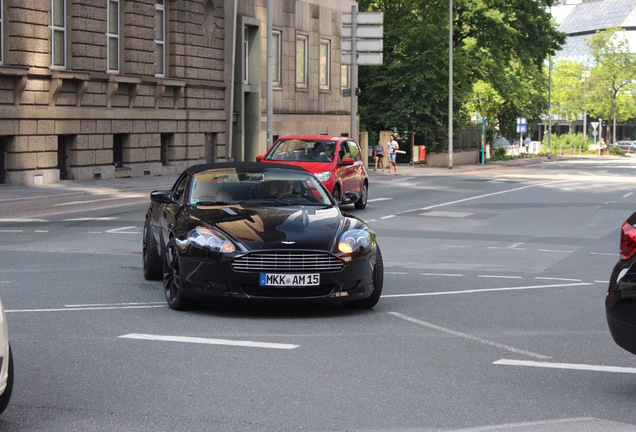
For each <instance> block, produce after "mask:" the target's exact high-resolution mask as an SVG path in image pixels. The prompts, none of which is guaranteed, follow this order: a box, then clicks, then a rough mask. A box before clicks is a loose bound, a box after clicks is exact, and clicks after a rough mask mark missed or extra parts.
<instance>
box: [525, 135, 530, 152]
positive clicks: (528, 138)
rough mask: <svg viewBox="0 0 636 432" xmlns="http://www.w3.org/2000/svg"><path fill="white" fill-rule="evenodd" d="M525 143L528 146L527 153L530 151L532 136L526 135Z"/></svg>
mask: <svg viewBox="0 0 636 432" xmlns="http://www.w3.org/2000/svg"><path fill="white" fill-rule="evenodd" d="M523 143H524V144H525V146H526V154H528V153H530V137H526V139H525V140H524V141H523Z"/></svg>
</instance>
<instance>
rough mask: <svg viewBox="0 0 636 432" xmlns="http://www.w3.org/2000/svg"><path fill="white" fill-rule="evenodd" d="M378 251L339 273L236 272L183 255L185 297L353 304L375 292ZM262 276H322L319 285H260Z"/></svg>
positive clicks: (225, 263) (220, 262)
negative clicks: (374, 279)
mask: <svg viewBox="0 0 636 432" xmlns="http://www.w3.org/2000/svg"><path fill="white" fill-rule="evenodd" d="M374 264H375V252H370V253H368V254H366V255H364V256H361V257H358V258H356V259H355V260H351V261H349V262H346V263H345V264H344V267H343V268H342V270H339V271H327V272H319V271H306V272H298V271H294V272H290V271H275V272H274V271H250V272H245V271H236V270H234V269H233V268H232V261H231V260H218V261H217V260H210V259H207V258H202V257H192V256H182V257H181V261H180V266H181V267H180V270H181V278H182V284H183V285H182V289H183V293H184V295H185V296H186V297H188V298H190V299H193V300H198V301H206V300H207V301H210V300H218V299H223V298H225V299H261V300H294V301H303V300H310V301H316V300H331V301H338V302H344V301H352V300H360V299H364V298H367V297H369V296H370V295H371V294H372V293H373V290H374V285H373V266H374ZM261 273H284V274H297V273H319V274H320V285H316V286H261V285H260V284H259V282H260V276H261Z"/></svg>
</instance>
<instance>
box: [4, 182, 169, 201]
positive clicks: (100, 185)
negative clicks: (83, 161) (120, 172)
mask: <svg viewBox="0 0 636 432" xmlns="http://www.w3.org/2000/svg"><path fill="white" fill-rule="evenodd" d="M176 179H177V176H144V177H128V178H118V179H110V180H85V181H74V180H63V181H61V182H60V183H54V184H49V185H41V186H20V185H10V184H0V203H4V204H7V203H10V202H20V201H29V200H34V199H38V198H54V197H57V198H61V197H71V196H78V197H79V196H98V195H113V194H116V193H121V192H138V193H139V192H143V193H146V192H147V193H150V192H151V191H153V190H157V189H170V188H171V187H172V185H173V184H174V182H175V181H176Z"/></svg>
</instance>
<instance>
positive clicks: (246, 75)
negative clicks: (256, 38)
mask: <svg viewBox="0 0 636 432" xmlns="http://www.w3.org/2000/svg"><path fill="white" fill-rule="evenodd" d="M249 65H250V29H249V28H248V27H247V26H245V27H244V28H243V83H244V84H249V82H250V67H249Z"/></svg>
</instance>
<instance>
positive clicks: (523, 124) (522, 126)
mask: <svg viewBox="0 0 636 432" xmlns="http://www.w3.org/2000/svg"><path fill="white" fill-rule="evenodd" d="M526 132H528V118H527V117H517V133H526Z"/></svg>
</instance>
